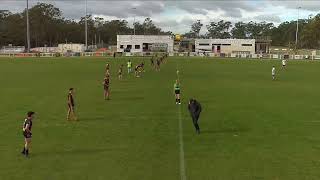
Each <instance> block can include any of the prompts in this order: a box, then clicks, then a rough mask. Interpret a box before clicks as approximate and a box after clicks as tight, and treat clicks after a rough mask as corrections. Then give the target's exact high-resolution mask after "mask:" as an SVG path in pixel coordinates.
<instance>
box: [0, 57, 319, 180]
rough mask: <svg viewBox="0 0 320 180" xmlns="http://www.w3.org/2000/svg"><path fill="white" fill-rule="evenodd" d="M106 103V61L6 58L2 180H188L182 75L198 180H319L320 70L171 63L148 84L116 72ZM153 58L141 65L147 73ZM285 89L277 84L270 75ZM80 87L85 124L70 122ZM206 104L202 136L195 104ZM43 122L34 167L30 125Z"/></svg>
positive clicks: (250, 63)
mask: <svg viewBox="0 0 320 180" xmlns="http://www.w3.org/2000/svg"><path fill="white" fill-rule="evenodd" d="M126 60H127V58H122V59H121V58H118V59H117V60H113V59H110V60H109V61H108V62H110V63H111V70H112V81H111V101H107V102H106V101H104V100H103V87H102V80H103V76H104V65H105V63H106V59H103V58H65V59H64V58H59V59H45V58H40V59H38V58H36V59H5V58H2V59H0V82H1V88H0V110H1V113H0V124H1V127H0V135H1V141H0V160H1V163H0V179H1V180H2V179H3V180H16V179H17V180H20V179H23V178H26V179H32V180H60V179H65V180H69V179H77V180H87V179H88V180H106V179H108V180H150V179H152V180H178V179H180V169H179V163H180V159H179V157H180V156H179V153H180V152H179V116H178V112H179V107H178V106H176V105H175V104H174V98H173V92H172V91H173V83H174V80H175V78H176V67H179V69H180V78H181V83H182V96H183V104H182V105H181V109H182V121H183V135H184V136H183V140H184V151H185V163H186V176H187V180H251V179H252V180H260V179H265V180H311V179H315V180H316V179H320V158H319V152H320V145H319V142H320V131H319V128H320V108H319V96H320V83H319V77H320V71H319V69H320V63H319V62H301V61H289V66H288V69H287V70H280V64H281V62H280V61H258V60H257V61H254V60H222V59H221V60H217V59H205V58H169V59H168V63H167V64H165V65H163V66H162V69H161V72H154V71H151V70H150V68H149V60H148V59H145V60H146V62H147V70H146V73H145V74H144V75H143V77H142V78H134V77H133V76H132V75H130V76H128V75H126V74H125V76H124V80H123V81H118V80H117V77H116V71H117V69H118V66H119V64H120V63H125V62H126ZM141 60H142V58H140V59H139V58H135V59H134V63H135V64H136V63H138V62H140V61H141ZM272 65H276V68H277V69H278V80H277V81H271V66H272ZM69 87H74V88H75V93H76V94H75V95H76V105H77V109H76V110H77V113H78V116H79V120H80V121H79V122H67V121H66V95H67V89H68V88H69ZM190 97H195V98H197V99H198V100H199V101H200V102H201V103H202V106H203V113H202V114H201V118H200V127H201V129H202V134H201V135H199V136H198V135H196V134H195V130H194V128H193V126H192V123H191V119H190V117H189V113H188V112H187V109H186V106H187V105H186V103H187V99H188V98H190ZM28 110H33V111H36V112H37V116H36V119H35V121H34V127H33V135H34V137H33V144H32V150H31V156H30V158H29V159H26V158H24V157H23V156H21V155H20V151H21V148H22V146H23V137H22V135H21V126H22V123H23V119H24V116H25V113H26V112H27V111H28Z"/></svg>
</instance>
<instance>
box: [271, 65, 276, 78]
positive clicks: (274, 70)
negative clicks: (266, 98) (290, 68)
mask: <svg viewBox="0 0 320 180" xmlns="http://www.w3.org/2000/svg"><path fill="white" fill-rule="evenodd" d="M271 74H272V80H275V79H276V68H275V67H274V66H272V70H271Z"/></svg>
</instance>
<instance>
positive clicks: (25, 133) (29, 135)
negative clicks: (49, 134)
mask: <svg viewBox="0 0 320 180" xmlns="http://www.w3.org/2000/svg"><path fill="white" fill-rule="evenodd" d="M23 136H24V138H31V137H32V133H27V132H25V131H23Z"/></svg>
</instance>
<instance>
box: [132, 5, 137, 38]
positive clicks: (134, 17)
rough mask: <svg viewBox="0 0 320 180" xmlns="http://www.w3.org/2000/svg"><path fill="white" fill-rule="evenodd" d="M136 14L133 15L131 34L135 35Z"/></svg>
mask: <svg viewBox="0 0 320 180" xmlns="http://www.w3.org/2000/svg"><path fill="white" fill-rule="evenodd" d="M132 9H133V10H136V9H137V8H132ZM135 24H136V14H135V13H134V15H133V35H136V26H135Z"/></svg>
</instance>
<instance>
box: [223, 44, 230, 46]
mask: <svg viewBox="0 0 320 180" xmlns="http://www.w3.org/2000/svg"><path fill="white" fill-rule="evenodd" d="M222 46H231V44H222Z"/></svg>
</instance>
